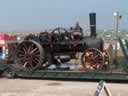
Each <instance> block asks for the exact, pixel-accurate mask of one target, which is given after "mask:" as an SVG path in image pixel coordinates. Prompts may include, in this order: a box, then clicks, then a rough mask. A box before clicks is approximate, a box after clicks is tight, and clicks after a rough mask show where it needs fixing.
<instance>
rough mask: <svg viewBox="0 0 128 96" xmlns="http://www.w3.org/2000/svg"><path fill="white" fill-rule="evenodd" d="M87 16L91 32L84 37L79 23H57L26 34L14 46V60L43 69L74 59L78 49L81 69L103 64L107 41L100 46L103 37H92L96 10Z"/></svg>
mask: <svg viewBox="0 0 128 96" xmlns="http://www.w3.org/2000/svg"><path fill="white" fill-rule="evenodd" d="M89 16H90V31H91V34H90V36H88V37H86V36H84V32H83V29H82V28H81V27H80V25H79V23H77V24H76V26H75V27H74V28H73V27H71V28H70V29H69V30H67V29H65V28H60V27H58V28H55V29H54V30H52V32H41V33H40V34H38V35H33V34H30V35H28V36H26V37H25V38H24V41H23V42H21V43H20V44H18V46H17V49H16V55H15V64H16V65H17V66H18V68H20V69H21V70H25V71H33V70H38V69H47V68H48V67H49V66H50V65H55V66H56V68H59V66H61V64H63V63H65V62H68V61H70V60H71V59H77V56H76V55H77V53H81V54H82V55H81V62H80V63H81V65H82V68H83V70H101V69H104V68H106V66H108V64H109V63H110V55H109V52H108V51H107V50H108V49H109V48H110V45H109V44H108V47H104V45H105V44H104V42H103V40H102V39H100V38H96V14H95V13H90V14H89ZM111 49H112V48H110V50H111Z"/></svg>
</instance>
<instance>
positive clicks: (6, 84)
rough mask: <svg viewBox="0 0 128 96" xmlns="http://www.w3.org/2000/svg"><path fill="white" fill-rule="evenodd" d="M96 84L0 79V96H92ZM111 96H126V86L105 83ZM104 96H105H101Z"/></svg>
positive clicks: (127, 94) (127, 85)
mask: <svg viewBox="0 0 128 96" xmlns="http://www.w3.org/2000/svg"><path fill="white" fill-rule="evenodd" d="M97 85H98V82H71V81H52V80H26V79H5V78H1V79H0V96H94V93H95V91H96V88H97ZM107 86H108V87H109V89H110V91H111V93H112V96H128V84H119V83H114V84H113V83H107ZM103 96H105V95H103Z"/></svg>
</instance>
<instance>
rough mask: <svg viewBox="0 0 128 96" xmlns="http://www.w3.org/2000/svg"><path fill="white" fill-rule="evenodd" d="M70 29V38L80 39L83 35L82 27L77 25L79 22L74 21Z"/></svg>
mask: <svg viewBox="0 0 128 96" xmlns="http://www.w3.org/2000/svg"><path fill="white" fill-rule="evenodd" d="M70 30H71V38H72V39H73V40H80V39H82V37H83V29H82V28H81V26H80V25H79V22H76V24H75V27H74V28H72V27H71V28H70Z"/></svg>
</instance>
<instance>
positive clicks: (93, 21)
mask: <svg viewBox="0 0 128 96" xmlns="http://www.w3.org/2000/svg"><path fill="white" fill-rule="evenodd" d="M89 17H90V31H91V35H90V36H91V37H96V13H89Z"/></svg>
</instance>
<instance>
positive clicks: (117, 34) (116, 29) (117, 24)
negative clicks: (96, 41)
mask: <svg viewBox="0 0 128 96" xmlns="http://www.w3.org/2000/svg"><path fill="white" fill-rule="evenodd" d="M114 16H115V17H116V28H115V53H114V64H115V65H116V67H118V61H117V60H118V58H117V57H118V37H119V20H120V19H121V16H120V15H119V12H118V11H117V12H115V13H114Z"/></svg>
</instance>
